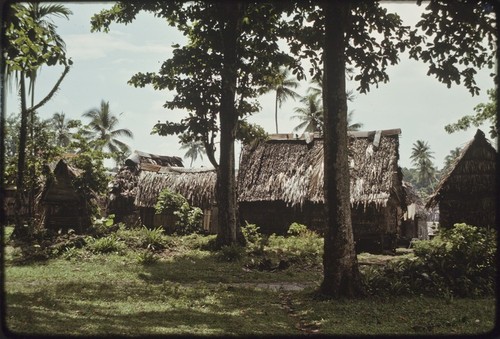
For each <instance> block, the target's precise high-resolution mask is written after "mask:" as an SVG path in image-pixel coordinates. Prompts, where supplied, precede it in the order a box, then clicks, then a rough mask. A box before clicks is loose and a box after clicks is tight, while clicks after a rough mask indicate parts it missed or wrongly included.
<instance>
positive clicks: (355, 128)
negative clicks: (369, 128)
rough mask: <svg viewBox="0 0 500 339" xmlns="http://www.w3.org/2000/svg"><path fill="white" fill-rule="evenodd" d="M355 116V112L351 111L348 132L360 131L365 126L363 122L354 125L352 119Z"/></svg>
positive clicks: (348, 118) (348, 119) (348, 115)
mask: <svg viewBox="0 0 500 339" xmlns="http://www.w3.org/2000/svg"><path fill="white" fill-rule="evenodd" d="M353 115H354V111H350V112H349V113H348V114H347V130H348V131H359V130H360V129H361V127H363V124H362V123H361V122H355V123H352V117H353Z"/></svg>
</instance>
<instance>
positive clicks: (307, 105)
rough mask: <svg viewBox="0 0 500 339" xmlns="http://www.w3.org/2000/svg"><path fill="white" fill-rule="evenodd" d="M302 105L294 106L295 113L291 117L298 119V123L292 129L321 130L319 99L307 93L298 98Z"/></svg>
mask: <svg viewBox="0 0 500 339" xmlns="http://www.w3.org/2000/svg"><path fill="white" fill-rule="evenodd" d="M300 102H301V103H302V104H303V106H302V107H297V108H295V110H294V112H295V113H296V115H294V116H292V119H299V120H300V121H301V123H300V124H298V125H297V126H295V128H294V129H293V130H294V131H295V132H298V131H300V130H303V132H311V133H312V132H320V133H322V132H323V106H322V104H321V99H320V98H318V96H317V95H315V94H309V95H306V96H305V97H303V98H302V99H300Z"/></svg>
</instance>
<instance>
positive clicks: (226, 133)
mask: <svg viewBox="0 0 500 339" xmlns="http://www.w3.org/2000/svg"><path fill="white" fill-rule="evenodd" d="M219 9H220V14H221V19H220V22H221V30H222V31H221V35H222V36H221V39H222V43H223V54H224V60H223V66H222V76H221V80H222V94H221V104H220V160H219V166H218V169H217V203H218V207H219V213H218V222H219V225H218V226H219V232H218V234H217V244H218V246H224V245H231V244H236V243H237V241H238V236H237V234H238V232H237V230H238V227H237V220H238V219H237V205H236V177H235V171H234V168H235V166H234V165H235V160H234V140H235V135H236V128H237V123H238V112H237V111H236V107H235V96H236V82H237V77H238V73H237V62H238V52H237V39H238V36H239V26H240V21H241V17H242V9H243V5H242V3H240V2H237V1H230V2H223V3H220V4H219Z"/></svg>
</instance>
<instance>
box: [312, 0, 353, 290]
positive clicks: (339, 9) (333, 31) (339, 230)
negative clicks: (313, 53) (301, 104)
mask: <svg viewBox="0 0 500 339" xmlns="http://www.w3.org/2000/svg"><path fill="white" fill-rule="evenodd" d="M323 8H324V11H325V42H324V54H323V57H324V76H323V106H324V169H325V172H324V173H325V176H324V178H325V182H324V189H325V216H326V224H327V225H326V226H327V227H326V230H327V231H326V234H325V238H324V255H323V270H324V278H323V282H322V284H321V287H320V292H321V293H322V294H324V295H327V296H330V297H333V298H340V297H355V296H358V295H360V294H362V288H361V275H360V272H359V268H358V262H357V258H356V251H355V248H354V238H353V232H352V223H351V204H350V180H349V164H348V153H347V152H348V148H347V147H348V138H347V96H346V91H345V46H346V41H345V38H344V36H345V31H346V24H347V18H348V16H349V14H350V7H349V2H347V1H331V2H325V3H324V7H323Z"/></svg>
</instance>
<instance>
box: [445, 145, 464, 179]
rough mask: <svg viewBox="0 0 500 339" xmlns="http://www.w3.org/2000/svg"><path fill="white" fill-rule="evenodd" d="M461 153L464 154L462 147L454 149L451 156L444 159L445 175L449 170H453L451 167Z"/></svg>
mask: <svg viewBox="0 0 500 339" xmlns="http://www.w3.org/2000/svg"><path fill="white" fill-rule="evenodd" d="M461 152H462V149H461V148H460V147H457V148H455V149H452V150H451V151H450V154H448V155H447V156H446V157H445V158H444V168H443V171H442V173H443V174H445V173H446V172H448V170H449V169H450V168H451V165H452V164H453V163H454V162H455V160H456V159H457V158H458V157H459V156H460V153H461Z"/></svg>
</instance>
